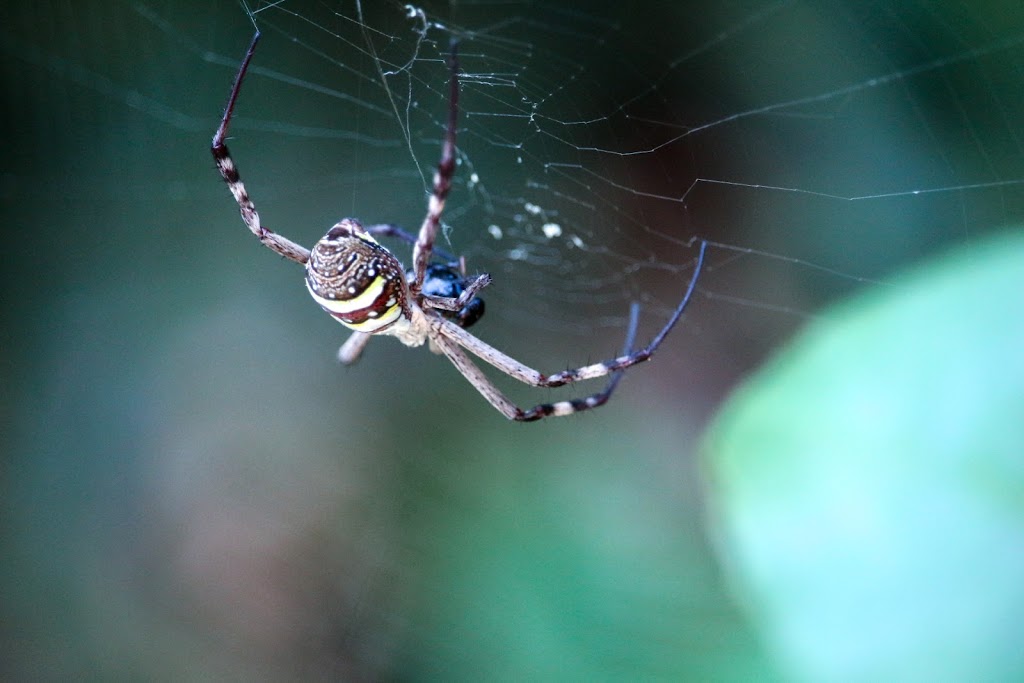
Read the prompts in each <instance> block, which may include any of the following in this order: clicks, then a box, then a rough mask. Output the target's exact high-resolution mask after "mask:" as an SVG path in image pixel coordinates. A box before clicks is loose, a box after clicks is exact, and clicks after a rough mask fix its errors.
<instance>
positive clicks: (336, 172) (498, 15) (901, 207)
mask: <svg viewBox="0 0 1024 683" xmlns="http://www.w3.org/2000/svg"><path fill="white" fill-rule="evenodd" d="M976 7H977V6H976V5H971V6H970V7H968V6H967V5H962V6H961V5H958V4H955V3H951V4H946V5H935V4H920V5H918V4H906V3H868V4H862V3H856V4H853V5H850V4H849V3H827V4H826V5H821V4H815V5H807V4H804V3H799V2H788V1H783V2H762V3H731V4H724V5H720V4H716V5H715V6H714V7H700V8H699V9H694V8H689V9H687V8H682V7H678V8H658V7H650V8H647V9H646V10H645V12H644V16H636V13H635V12H633V11H628V10H624V9H623V8H621V7H619V6H617V5H613V4H609V5H607V6H600V7H598V6H591V7H588V8H587V9H586V10H585V11H584V10H575V9H573V10H569V9H565V8H563V7H561V6H559V5H558V4H545V3H532V2H530V3H503V4H498V5H495V4H491V3H464V4H459V5H458V6H457V8H452V7H449V6H447V5H404V4H398V3H390V2H382V3H366V4H363V5H360V3H358V2H357V3H333V4H331V3H326V4H308V3H293V2H278V3H271V4H266V5H264V4H259V5H255V6H253V7H252V10H253V17H254V21H255V23H256V24H257V25H258V26H259V27H260V28H261V29H262V30H263V31H264V33H265V38H264V43H265V44H266V45H265V46H261V48H260V49H261V50H265V52H260V53H258V55H257V58H256V66H255V67H254V68H253V77H252V78H251V81H252V83H250V84H249V85H248V86H247V87H250V88H251V91H250V92H246V93H245V95H244V96H243V100H244V101H243V104H242V105H241V111H240V113H239V122H238V124H237V127H236V131H235V133H236V135H239V136H244V139H245V142H246V144H247V145H248V146H256V145H260V144H267V142H268V138H270V139H273V138H278V141H279V142H280V141H282V140H284V139H288V141H289V143H290V144H291V143H295V144H297V145H298V146H299V148H300V149H306V150H308V149H310V148H311V147H312V146H315V147H316V149H317V150H318V153H317V158H316V159H315V161H313V162H309V161H303V165H304V166H306V168H305V169H301V170H300V177H299V179H298V180H297V181H296V182H295V183H294V184H293V185H291V186H284V187H282V186H280V184H279V183H278V187H277V189H278V192H289V193H298V194H301V195H304V196H306V197H307V198H308V199H309V200H310V203H311V204H313V200H314V197H315V198H317V200H318V201H317V202H316V203H315V204H313V205H318V207H319V208H320V209H321V210H323V211H327V212H328V215H325V216H324V217H323V220H320V221H319V222H311V224H312V225H313V226H315V227H314V228H313V229H312V230H311V232H309V234H305V235H302V237H303V239H305V240H306V241H312V240H314V239H316V237H317V236H318V235H319V233H320V232H322V231H323V230H322V229H323V226H327V225H330V224H331V222H332V221H333V220H335V219H336V218H337V217H340V215H342V214H346V215H347V214H351V215H355V216H358V217H360V218H361V219H363V220H364V221H366V222H377V221H395V222H399V223H401V224H403V225H405V226H408V227H410V228H411V229H415V227H416V226H418V224H419V221H420V220H421V216H422V213H423V207H424V205H425V197H426V192H427V191H428V189H429V178H430V174H431V173H432V169H433V165H434V164H435V163H436V158H437V154H438V148H439V142H440V135H441V132H442V130H443V125H444V118H445V114H446V112H447V88H446V85H447V79H448V71H447V67H446V58H447V55H448V53H449V49H450V47H449V46H450V41H451V40H452V39H453V38H454V39H457V40H458V44H459V47H458V49H459V60H460V61H459V64H460V70H461V74H462V75H461V98H462V99H461V111H460V119H459V139H458V145H459V169H458V175H457V178H456V182H455V186H454V189H453V191H452V194H451V199H450V202H449V205H448V209H447V211H446V214H445V216H444V227H445V235H444V239H443V240H442V244H443V246H445V247H446V248H448V249H449V250H451V251H453V252H456V253H459V254H463V255H465V256H466V257H467V260H468V262H469V263H470V267H471V270H487V271H490V272H491V273H493V274H494V275H495V276H496V279H497V281H498V282H499V283H500V284H498V285H496V286H494V287H492V288H491V291H489V292H488V293H487V294H488V300H489V301H490V302H491V303H492V306H491V311H494V312H496V313H491V315H495V314H497V315H499V316H501V317H503V318H505V319H507V320H509V321H511V322H513V323H515V324H517V325H528V326H531V327H532V328H534V329H549V330H551V331H553V332H556V333H561V332H564V331H566V330H568V329H575V330H579V331H583V332H592V331H594V330H595V329H598V328H604V327H619V328H621V327H622V326H623V325H624V322H625V315H626V311H627V308H628V303H629V302H630V301H633V300H637V301H640V302H641V303H642V304H643V305H644V310H645V312H646V314H647V315H648V317H652V316H654V317H658V318H661V319H663V318H664V316H665V315H667V313H668V312H669V311H670V310H671V309H672V307H674V306H675V303H676V301H677V299H678V297H679V296H680V293H681V292H682V290H683V285H684V284H685V282H686V280H687V278H688V274H689V272H690V270H691V269H692V267H693V259H694V255H695V248H694V239H695V238H698V237H699V238H704V239H707V240H709V241H711V242H712V249H711V251H710V254H711V258H710V262H709V264H708V267H707V269H706V272H705V273H704V274H703V275H702V278H701V282H700V288H699V293H698V296H697V299H698V300H703V301H705V302H707V301H711V302H713V308H714V309H715V310H716V311H717V315H719V316H723V315H724V316H726V317H731V318H733V319H734V320H735V319H736V318H745V320H746V321H747V322H746V323H744V324H749V325H751V328H750V331H749V333H750V334H760V333H761V332H762V331H763V330H761V328H762V327H763V326H768V327H775V326H778V327H781V328H787V327H788V326H790V325H792V324H793V323H794V322H796V321H798V320H799V319H800V318H802V317H805V316H807V315H813V313H814V311H816V310H817V309H818V308H819V306H820V305H821V304H823V303H824V302H827V301H828V300H830V299H832V298H833V297H835V296H837V295H838V294H841V293H844V292H847V291H850V290H851V289H854V288H856V287H859V286H861V285H863V284H864V283H877V282H887V281H891V277H892V275H891V273H892V271H893V269H894V268H896V267H898V266H900V265H902V264H904V263H905V262H907V261H913V260H916V259H919V258H921V257H922V256H925V255H926V254H927V253H929V252H931V251H933V250H935V249H937V248H940V247H941V246H943V245H944V244H947V243H951V242H961V241H965V240H971V239H974V238H976V237H978V236H979V235H981V234H982V233H984V232H986V231H989V230H991V229H993V228H996V227H999V226H1002V225H1004V224H1007V223H1010V222H1013V221H1016V220H1018V219H1019V218H1020V214H1021V212H1022V209H1024V204H1022V201H1021V200H1022V196H1024V185H1022V178H1024V162H1022V161H1021V158H1022V157H1021V155H1020V151H1021V150H1020V147H1021V129H1020V120H1021V119H1020V117H1019V116H1017V115H1015V113H1014V112H1019V111H1020V106H1019V105H1020V101H1019V97H1020V96H1019V94H1018V93H1017V92H1015V91H1014V92H1009V91H1007V90H1006V89H1005V88H1002V87H1000V84H1001V83H1003V82H1006V81H1011V80H1012V81H1019V79H1020V59H1021V57H1022V54H1024V33H1021V30H1020V29H1021V23H1020V21H1019V19H1020V17H1019V16H1014V17H1010V16H1008V15H999V14H997V13H996V11H995V9H993V10H992V11H990V12H984V11H978V10H977V9H976ZM971 8H975V9H971ZM139 11H140V13H142V14H143V15H144V16H146V17H148V18H150V19H151V20H152V21H153V22H154V23H155V24H156V25H157V26H160V27H161V28H162V29H163V30H164V31H165V32H166V34H167V36H168V38H169V39H174V40H178V41H182V42H184V43H188V42H189V39H187V38H185V37H183V36H182V35H181V34H180V33H179V32H178V31H177V30H176V29H174V28H173V27H172V26H171V25H170V24H169V23H168V22H167V21H166V20H164V19H163V18H162V16H161V15H160V14H156V13H153V12H152V11H151V10H150V9H148V8H146V7H142V8H140V9H139ZM659 12H660V13H662V14H661V15H660V16H658V13H659ZM649 13H650V14H649ZM1007 19H1013V21H1008V20H1007ZM239 23H242V22H241V21H240V22H239ZM652 25H653V26H655V27H658V26H663V27H666V29H665V30H663V31H659V30H657V29H656V28H655V29H654V30H652V29H651V26H652ZM232 44H235V45H237V46H238V47H241V46H243V45H244V43H242V42H241V41H237V40H235V41H232ZM200 47H201V46H200ZM200 47H197V48H196V50H197V52H198V50H199V49H200ZM210 47H211V46H205V49H206V50H207V51H204V52H203V53H202V54H203V56H204V58H205V59H207V60H208V61H215V62H217V63H220V64H225V65H227V66H232V67H233V66H234V65H235V64H236V63H237V59H238V58H237V57H236V54H240V52H241V50H239V49H236V50H234V51H232V52H228V53H224V54H222V53H221V51H220V48H218V49H217V50H216V56H215V57H214V56H212V55H211V54H210V53H209V51H208V49H209V48H210ZM257 90H258V92H257ZM243 131H244V132H243ZM247 151H248V150H247ZM299 153H301V152H295V154H299ZM242 163H243V168H245V167H247V166H249V165H248V164H245V161H243V162H242ZM314 164H315V166H317V167H319V170H315V169H314V168H313V165H314ZM324 196H329V197H332V198H334V200H335V201H333V202H324V201H322V198H323V197H324ZM404 249H405V247H404V246H399V247H396V252H398V253H399V254H400V255H403V258H405V259H406V260H407V256H404ZM700 306H704V304H699V305H695V306H694V308H698V307H700ZM741 314H743V315H741ZM753 314H756V315H753ZM787 320H788V322H786V321H787ZM772 321H774V322H772Z"/></svg>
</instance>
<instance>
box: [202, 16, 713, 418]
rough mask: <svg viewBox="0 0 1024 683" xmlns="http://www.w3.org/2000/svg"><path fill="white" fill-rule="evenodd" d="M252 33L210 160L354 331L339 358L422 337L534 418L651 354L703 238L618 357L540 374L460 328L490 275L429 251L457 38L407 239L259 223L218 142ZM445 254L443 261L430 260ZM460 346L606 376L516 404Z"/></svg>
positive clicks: (266, 234) (488, 394)
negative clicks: (654, 317) (427, 177)
mask: <svg viewBox="0 0 1024 683" xmlns="http://www.w3.org/2000/svg"><path fill="white" fill-rule="evenodd" d="M259 38H260V34H259V32H258V31H257V32H256V34H255V35H254V36H253V39H252V42H251V43H250V45H249V49H248V51H247V52H246V54H245V58H244V59H243V60H242V63H241V65H240V66H239V69H238V73H237V75H236V76H235V81H234V84H233V85H232V88H231V95H230V97H229V99H228V104H227V106H226V107H225V110H224V116H223V118H222V119H221V122H220V126H219V127H218V128H217V131H216V132H215V133H214V136H213V141H212V144H211V152H212V153H213V158H214V162H215V164H216V166H217V170H218V172H219V173H220V175H221V178H223V179H224V181H225V182H226V183H227V185H228V189H229V190H230V191H231V194H232V196H233V197H234V198H235V201H236V202H237V204H238V207H239V210H240V212H241V216H242V221H243V222H244V223H245V225H246V227H248V228H249V230H250V231H251V232H252V233H253V234H254V235H255V236H256V237H257V239H259V240H260V242H262V243H263V244H264V245H265V246H266V247H268V248H270V249H271V250H273V251H274V252H276V253H278V254H280V255H281V256H284V257H285V258H287V259H289V260H292V261H295V262H296V263H301V264H303V265H304V266H305V268H306V288H307V289H308V290H309V294H310V295H311V296H312V297H313V299H314V300H315V301H316V302H317V303H318V304H320V306H321V308H323V309H324V310H325V311H326V312H327V313H328V314H330V315H331V316H332V317H333V318H335V319H336V320H338V322H340V323H341V324H343V325H345V326H346V327H348V328H349V329H351V330H352V331H353V332H352V335H351V336H350V337H349V338H348V340H347V341H345V343H344V344H343V345H342V346H341V348H340V349H339V350H338V358H339V360H341V362H343V363H346V364H348V363H354V362H355V361H356V360H358V358H359V356H360V355H361V354H362V352H363V350H364V349H365V348H366V345H367V343H368V342H369V340H370V338H371V337H372V336H373V335H377V334H380V335H390V336H393V337H397V338H398V340H399V341H401V342H402V343H403V344H405V345H406V346H422V345H423V344H424V343H428V344H429V346H430V349H431V350H432V351H434V352H435V353H441V354H444V355H445V356H446V357H447V358H448V359H449V360H450V361H451V362H452V364H453V365H454V366H455V367H456V368H457V369H458V370H459V372H460V373H462V375H463V376H464V377H465V378H466V379H467V380H468V381H469V382H470V383H471V384H472V385H473V386H474V387H475V388H476V389H477V391H479V392H480V394H481V395H483V397H484V398H485V399H487V401H488V402H489V403H490V404H491V405H492V406H494V407H495V408H497V409H498V410H499V411H500V412H501V413H502V414H503V415H505V416H506V417H508V418H509V419H512V420H518V421H524V422H525V421H533V420H539V419H541V418H544V417H550V416H562V415H570V414H572V413H576V412H580V411H582V410H589V409H591V408H596V407H598V406H601V405H604V404H605V403H606V402H607V401H608V399H609V398H610V397H611V394H612V392H613V391H614V390H615V387H616V386H617V385H618V382H619V380H620V378H621V373H622V371H623V370H625V369H626V368H629V367H632V366H633V365H636V364H637V363H642V362H644V361H646V360H648V359H649V358H650V357H651V355H652V354H653V353H654V351H655V350H656V349H657V347H658V346H659V345H660V344H661V342H662V341H663V340H664V338H665V337H666V336H667V335H668V333H669V331H670V330H671V329H672V327H673V326H674V325H675V324H676V323H677V322H678V321H679V319H680V317H682V315H683V311H684V310H685V308H686V305H687V303H688V302H689V301H690V298H691V296H692V294H693V292H694V290H695V288H696V285H697V278H698V276H699V275H700V272H701V269H702V267H703V262H704V252H705V250H706V248H707V244H706V243H705V242H703V241H701V243H700V252H699V255H698V257H697V262H696V265H695V268H694V272H693V276H692V277H691V279H690V283H689V287H688V288H687V290H686V294H685V296H684V298H683V300H682V302H681V303H680V304H679V305H678V306H677V308H676V309H675V311H674V313H673V314H672V316H671V317H670V318H669V320H668V322H667V323H666V324H665V326H664V327H663V328H662V329H661V331H660V332H659V333H658V334H657V335H656V336H655V337H654V339H653V340H652V341H651V342H650V343H649V344H648V345H647V346H645V347H643V348H642V349H639V350H637V351H633V350H632V349H633V343H634V340H635V336H636V327H637V321H638V319H639V312H640V309H639V306H638V305H637V304H633V306H632V307H631V309H630V323H629V329H628V332H627V335H626V344H625V347H624V349H623V352H622V355H620V356H618V357H617V358H613V359H611V360H608V361H604V362H601V363H594V364H591V365H587V366H583V367H580V368H576V369H575V370H565V371H562V372H558V373H555V374H552V375H543V374H541V373H539V372H537V371H536V370H533V369H532V368H530V367H528V366H526V365H524V364H522V363H520V362H519V361H517V360H515V359H513V358H511V357H510V356H508V355H506V354H504V353H502V352H501V351H499V350H498V349H496V348H494V347H492V346H491V345H489V344H487V343H485V342H483V341H481V340H480V339H479V338H477V337H475V336H474V335H472V334H471V333H469V332H468V331H467V328H468V327H470V326H471V325H473V324H474V323H475V322H476V321H477V320H479V319H480V317H481V316H482V315H483V313H484V303H483V300H482V299H481V298H480V297H479V296H477V295H478V293H479V292H480V291H481V290H482V289H483V288H484V287H486V286H487V285H488V284H490V282H491V278H490V276H489V275H487V274H486V273H484V274H480V275H474V276H467V275H466V272H465V262H464V260H462V259H459V260H456V259H454V257H452V256H451V255H449V254H446V253H445V252H443V251H441V250H439V249H435V245H434V243H435V240H436V237H437V231H438V228H439V227H440V225H441V214H442V212H443V210H444V205H445V200H446V199H447V197H448V192H449V191H450V189H451V184H452V178H453V176H454V175H455V166H456V164H455V151H456V150H455V135H456V130H457V129H456V123H457V119H458V99H459V78H458V63H457V59H456V54H455V49H454V45H453V48H452V56H451V63H450V66H451V78H450V82H449V84H450V90H449V109H448V118H447V123H446V126H445V131H444V138H443V141H442V145H441V159H440V161H439V162H438V165H437V170H436V171H435V173H434V177H433V184H432V190H431V193H430V197H429V200H428V203H427V215H426V217H425V218H424V219H423V223H422V225H421V226H420V229H419V232H418V233H417V234H416V236H415V237H414V236H413V235H410V234H408V233H406V232H405V231H403V230H402V229H401V228H399V227H397V226H394V225H391V224H388V223H384V224H378V225H371V226H369V227H367V228H364V227H363V226H362V224H361V223H360V222H359V221H358V220H356V219H354V218H343V219H342V220H340V221H338V222H337V223H336V224H335V225H334V226H333V227H332V228H331V229H330V230H328V231H327V234H326V235H324V237H323V238H322V239H321V240H320V241H319V242H317V243H316V244H315V245H314V246H313V249H311V250H310V249H306V248H305V247H303V246H301V245H299V244H297V243H295V242H292V241H291V240H289V239H288V238H286V237H284V236H282V235H280V234H278V233H276V232H274V231H272V230H270V229H269V228H266V227H265V226H263V225H262V223H261V222H260V217H259V214H258V213H257V212H256V207H255V205H254V204H253V201H252V199H251V198H250V197H249V193H248V192H247V191H246V188H245V186H244V185H243V184H242V180H241V176H240V175H239V172H238V168H237V167H236V166H235V163H234V161H233V160H232V158H231V154H230V152H229V151H228V147H227V144H226V143H225V140H226V138H227V133H228V126H229V125H230V123H231V116H232V114H233V113H234V109H235V104H236V103H237V100H238V96H239V93H240V91H241V87H242V81H243V79H244V78H245V74H246V71H247V70H248V68H249V63H250V62H251V61H252V58H253V54H254V53H255V50H256V44H257V42H258V41H259ZM375 236H387V237H396V238H398V239H401V240H404V241H405V242H407V243H411V244H412V261H413V265H412V268H411V269H410V270H409V271H408V273H407V272H406V271H405V269H404V268H403V267H402V265H401V264H400V263H399V262H398V259H397V258H395V256H394V254H392V253H391V252H390V251H389V250H388V249H387V248H385V247H384V246H382V245H381V244H380V243H378V242H377V240H376V238H375ZM434 259H442V261H443V262H440V263H439V262H434V261H433V260H434ZM463 349H465V351H469V352H470V353H472V354H473V355H476V356H477V357H479V358H481V359H482V360H484V361H486V362H487V363H489V364H491V365H492V366H494V367H495V368H497V369H498V370H500V371H501V372H503V373H505V374H506V375H509V376H510V377H512V378H514V379H517V380H519V381H521V382H525V383H527V384H530V385H532V386H537V387H555V386H561V385H563V384H569V383H572V382H577V381H581V380H587V379H594V378H598V377H604V376H610V380H609V381H608V383H607V385H606V386H605V388H604V389H603V390H602V391H600V392H598V393H596V394H592V395H590V396H587V397H585V398H581V399H574V400H569V401H559V402H557V403H550V404H540V405H537V406H535V407H533V408H530V409H528V410H523V409H521V408H519V407H518V406H516V405H515V404H514V403H512V402H511V401H510V400H509V399H507V398H506V397H505V396H504V395H503V394H502V393H501V392H500V391H499V390H498V389H497V388H496V387H495V386H494V384H493V383H492V382H491V381H490V380H489V379H488V378H487V377H486V375H484V373H483V372H482V371H481V370H480V369H479V368H478V367H477V366H476V365H475V364H474V363H473V362H472V361H471V360H470V358H469V356H468V355H467V354H466V352H465V351H464V350H463Z"/></svg>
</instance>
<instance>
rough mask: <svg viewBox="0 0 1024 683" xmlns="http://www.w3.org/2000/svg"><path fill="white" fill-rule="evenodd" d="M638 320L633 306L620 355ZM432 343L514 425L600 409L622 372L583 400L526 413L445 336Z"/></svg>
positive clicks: (546, 405)
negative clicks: (513, 421)
mask: <svg viewBox="0 0 1024 683" xmlns="http://www.w3.org/2000/svg"><path fill="white" fill-rule="evenodd" d="M639 319H640V306H639V305H638V304H633V305H632V306H631V307H630V321H629V330H628V332H627V333H626V343H625V345H624V347H623V351H622V354H623V355H626V354H628V353H630V351H631V350H632V348H633V342H634V341H635V340H636V327H637V322H638V320H639ZM433 341H434V342H435V343H436V345H437V347H438V348H439V349H441V352H442V353H444V355H445V356H446V357H447V358H448V360H450V361H451V363H452V365H454V366H455V368H456V369H457V370H458V371H459V372H460V373H462V376H463V377H465V378H466V379H467V380H468V381H469V383H470V384H472V385H473V387H474V388H475V389H476V390H477V391H479V392H480V395H481V396H483V397H484V398H485V399H487V402H488V403H490V404H491V405H492V406H494V407H495V408H496V409H497V410H498V412H500V413H501V414H502V415H504V416H505V417H507V418H508V419H510V420H515V421H517V422H533V421H535V420H540V419H542V418H545V417H563V416H565V415H572V414H574V413H579V412H582V411H584V410H591V409H593V408H598V407H600V406H603V405H604V404H605V403H607V402H608V399H609V398H611V395H612V392H614V391H615V388H616V387H617V386H618V385H619V381H620V380H621V379H622V372H621V371H616V372H613V373H612V378H611V379H610V380H609V381H608V384H607V385H606V386H605V388H604V389H603V390H601V391H599V392H598V393H596V394H591V395H590V396H586V397H584V398H575V399H570V400H568V401H558V402H556V403H541V404H540V405H536V406H534V407H532V408H530V409H528V410H523V409H522V408H520V407H519V406H517V405H516V404H515V403H513V402H512V401H510V400H509V399H508V397H507V396H505V394H503V393H502V392H501V390H500V389H498V387H496V386H495V385H494V383H493V382H492V381H491V380H490V379H489V378H488V377H487V376H486V375H485V374H484V373H483V372H482V371H481V370H480V368H478V367H477V366H476V364H474V363H473V361H472V360H471V359H470V358H469V356H467V355H466V353H465V352H464V351H463V350H462V349H460V348H459V346H458V344H456V343H455V342H453V341H452V340H450V339H446V338H445V337H440V336H438V337H435V338H434V339H433Z"/></svg>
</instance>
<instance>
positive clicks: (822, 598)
mask: <svg viewBox="0 0 1024 683" xmlns="http://www.w3.org/2000/svg"><path fill="white" fill-rule="evenodd" d="M705 453H706V465H707V467H708V470H709V492H710V495H709V498H710V503H711V506H712V516H713V529H714V533H716V536H717V537H716V539H715V540H716V542H717V545H718V547H719V549H720V551H721V554H722V557H723V561H724V564H725V566H726V571H727V574H728V575H729V577H730V580H731V583H732V585H733V587H734V591H735V593H736V594H737V595H738V597H739V598H740V600H741V601H742V602H743V603H744V604H745V605H746V606H747V607H748V609H749V613H750V615H751V617H752V619H753V621H754V622H755V624H756V625H757V627H758V628H759V629H760V631H761V633H762V636H763V637H764V639H765V641H766V643H767V644H768V645H769V647H770V648H771V649H772V651H773V652H774V653H775V654H776V656H777V657H778V659H779V663H780V665H781V666H782V668H783V670H784V671H786V672H788V674H789V675H790V676H791V677H793V678H795V679H802V680H810V681H829V680H835V681H874V680H879V681H881V680H900V681H911V680H921V681H935V680H1010V679H1014V680H1024V234H1022V233H1020V232H1016V233H1012V234H1007V235H1003V236H1001V237H1000V238H998V239H996V240H994V241H991V242H988V243H986V244H983V245H976V246H974V247H972V248H970V249H965V250H962V251H960V252H958V253H954V254H951V255H949V256H947V257H946V258H943V259H941V260H939V261H937V262H934V263H931V264H929V265H927V266H925V267H923V268H921V269H919V270H917V271H916V272H914V273H911V274H909V275H908V276H907V277H906V278H905V279H903V280H902V281H901V282H900V283H898V284H897V285H893V286H879V287H876V288H873V289H872V290H871V291H870V292H868V293H866V294H865V295H863V296H861V297H859V298H858V299H856V300H854V301H851V302H848V303H847V304H845V305H843V306H840V307H839V308H837V309H836V310H834V311H833V312H832V313H831V314H829V315H827V316H826V317H825V318H823V319H821V320H820V321H818V322H816V323H815V324H812V325H811V326H810V327H809V328H808V329H807V330H806V331H805V332H804V333H803V334H802V335H801V336H800V337H799V338H797V339H796V340H795V341H794V342H793V343H792V344H791V345H790V346H789V347H788V348H787V349H785V350H784V351H783V352H782V353H781V354H779V356H778V357H777V358H775V359H774V360H773V361H772V362H771V363H769V364H768V366H767V367H765V368H764V369H763V370H762V371H761V372H759V373H758V375H757V376H755V377H753V378H751V379H750V381H749V382H747V383H746V384H745V386H743V387H742V388H741V389H740V390H739V391H738V392H737V393H736V394H735V396H733V397H732V399H731V400H730V401H729V402H728V404H727V405H726V406H725V408H724V409H723V410H722V412H721V414H720V415H719V416H718V419H717V421H716V423H715V425H714V426H713V428H712V429H711V430H710V432H709V435H708V438H707V440H706V443H705Z"/></svg>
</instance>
